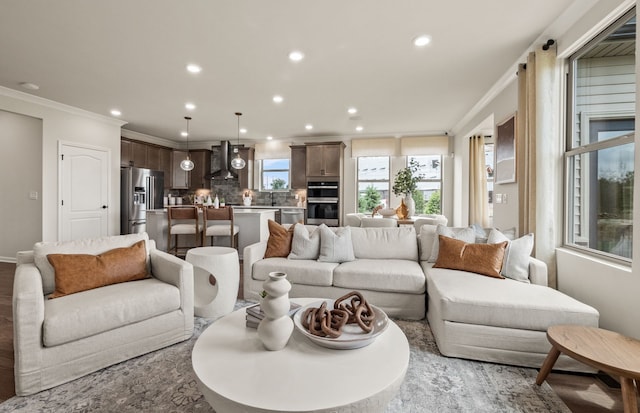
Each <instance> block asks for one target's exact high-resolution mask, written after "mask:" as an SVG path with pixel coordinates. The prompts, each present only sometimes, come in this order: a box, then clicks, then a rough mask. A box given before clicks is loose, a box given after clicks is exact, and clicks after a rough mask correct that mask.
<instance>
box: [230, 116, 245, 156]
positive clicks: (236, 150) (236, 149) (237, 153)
mask: <svg viewBox="0 0 640 413" xmlns="http://www.w3.org/2000/svg"><path fill="white" fill-rule="evenodd" d="M236 116H237V117H238V146H240V116H242V113H240V112H236ZM233 152H235V153H236V157H235V158H233V159H232V160H231V167H232V168H233V169H242V168H244V167H245V166H246V165H247V163H246V162H245V160H244V159H242V158H241V157H240V153H239V152H238V147H236V148H235V149H234V150H233Z"/></svg>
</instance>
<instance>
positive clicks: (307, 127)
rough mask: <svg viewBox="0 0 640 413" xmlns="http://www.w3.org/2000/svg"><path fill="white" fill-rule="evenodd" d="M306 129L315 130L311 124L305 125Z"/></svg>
mask: <svg viewBox="0 0 640 413" xmlns="http://www.w3.org/2000/svg"><path fill="white" fill-rule="evenodd" d="M304 128H305V129H306V130H311V129H313V125H312V124H310V123H307V124H306V125H304Z"/></svg>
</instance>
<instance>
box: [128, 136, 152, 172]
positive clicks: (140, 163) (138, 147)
mask: <svg viewBox="0 0 640 413" xmlns="http://www.w3.org/2000/svg"><path fill="white" fill-rule="evenodd" d="M148 147H149V146H148V145H147V144H144V143H141V142H135V141H132V142H131V149H132V156H131V157H132V159H133V165H132V166H135V167H137V168H147V166H148V164H147V149H148Z"/></svg>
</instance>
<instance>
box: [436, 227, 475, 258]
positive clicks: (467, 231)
mask: <svg viewBox="0 0 640 413" xmlns="http://www.w3.org/2000/svg"><path fill="white" fill-rule="evenodd" d="M438 235H444V236H445V237H449V238H453V239H458V240H460V241H464V242H466V243H468V244H473V243H474V242H475V240H476V231H475V230H474V229H473V228H472V227H466V228H451V227H447V226H444V225H442V224H438V226H437V227H436V236H435V238H434V240H433V247H432V248H431V256H429V259H428V260H427V261H428V262H436V260H437V259H438V253H439V252H440V242H439V240H438Z"/></svg>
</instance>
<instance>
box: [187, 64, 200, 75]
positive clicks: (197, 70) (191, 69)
mask: <svg viewBox="0 0 640 413" xmlns="http://www.w3.org/2000/svg"><path fill="white" fill-rule="evenodd" d="M187 70H188V71H189V72H191V73H200V72H202V68H201V67H200V66H198V65H196V64H194V63H191V64H188V65H187Z"/></svg>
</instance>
